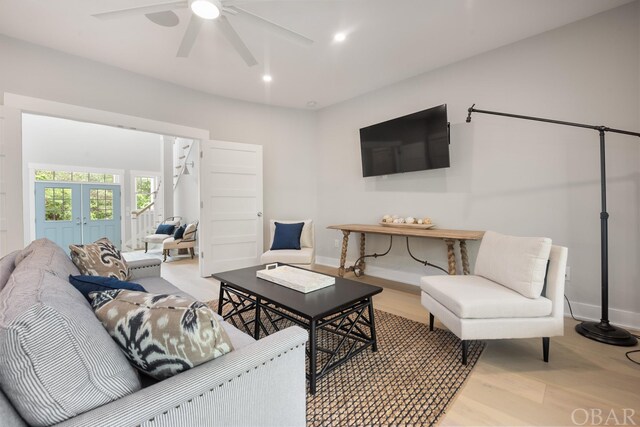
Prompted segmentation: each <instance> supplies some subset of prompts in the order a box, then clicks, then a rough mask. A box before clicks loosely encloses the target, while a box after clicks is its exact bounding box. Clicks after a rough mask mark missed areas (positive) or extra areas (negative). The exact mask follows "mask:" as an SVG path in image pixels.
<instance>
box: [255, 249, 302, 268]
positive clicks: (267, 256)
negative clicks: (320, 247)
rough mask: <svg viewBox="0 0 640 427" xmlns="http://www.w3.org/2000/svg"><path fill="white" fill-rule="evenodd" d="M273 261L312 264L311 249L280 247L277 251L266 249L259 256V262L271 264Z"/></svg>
mask: <svg viewBox="0 0 640 427" xmlns="http://www.w3.org/2000/svg"><path fill="white" fill-rule="evenodd" d="M273 262H282V263H285V264H312V263H313V249H312V248H302V249H300V250H295V249H281V250H278V251H267V252H265V253H263V254H262V256H261V257H260V263H261V264H271V263H273Z"/></svg>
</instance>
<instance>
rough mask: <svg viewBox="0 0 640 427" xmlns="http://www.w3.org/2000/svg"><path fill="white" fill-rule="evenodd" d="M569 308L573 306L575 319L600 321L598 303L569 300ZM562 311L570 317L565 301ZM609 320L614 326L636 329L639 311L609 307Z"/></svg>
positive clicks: (639, 317) (637, 327)
mask: <svg viewBox="0 0 640 427" xmlns="http://www.w3.org/2000/svg"><path fill="white" fill-rule="evenodd" d="M571 308H573V315H574V316H575V317H576V318H577V319H580V320H588V321H592V322H599V321H600V315H601V313H600V306H599V305H594V304H585V303H583V302H577V301H571ZM564 312H565V315H566V316H567V317H571V314H570V312H569V307H568V306H567V302H566V301H565V302H564ZM609 320H610V321H611V323H612V324H613V325H616V326H621V327H623V328H630V329H635V330H636V331H638V330H640V313H635V312H633V311H626V310H619V309H616V308H611V307H609Z"/></svg>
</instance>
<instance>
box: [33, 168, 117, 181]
mask: <svg viewBox="0 0 640 427" xmlns="http://www.w3.org/2000/svg"><path fill="white" fill-rule="evenodd" d="M36 181H65V182H106V183H108V184H111V183H114V182H117V180H116V177H115V175H112V174H108V173H87V172H70V171H52V170H42V169H38V170H36Z"/></svg>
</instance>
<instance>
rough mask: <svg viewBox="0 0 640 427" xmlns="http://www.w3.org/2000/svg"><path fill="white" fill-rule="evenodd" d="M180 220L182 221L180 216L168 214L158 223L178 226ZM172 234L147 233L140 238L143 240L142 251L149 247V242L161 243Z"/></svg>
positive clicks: (145, 251)
mask: <svg viewBox="0 0 640 427" xmlns="http://www.w3.org/2000/svg"><path fill="white" fill-rule="evenodd" d="M180 221H182V217H181V216H170V217H169V218H167V219H165V220H164V221H162V222H161V223H160V225H173V226H174V227H175V228H178V227H180ZM172 235H173V234H149V235H148V236H145V237H143V238H142V241H143V242H144V253H147V250H148V249H149V243H155V244H161V243H162V242H164V241H165V240H166V239H168V238H169V237H171V236H172Z"/></svg>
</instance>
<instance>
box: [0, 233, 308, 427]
mask: <svg viewBox="0 0 640 427" xmlns="http://www.w3.org/2000/svg"><path fill="white" fill-rule="evenodd" d="M129 265H130V267H131V269H132V272H133V279H132V281H135V282H136V283H139V284H140V285H142V286H143V287H144V288H145V289H147V291H149V292H151V293H173V294H182V295H185V294H184V293H183V292H181V291H180V290H179V289H177V288H175V287H174V286H173V285H172V284H171V283H169V282H167V281H166V280H164V279H162V278H161V277H160V261H159V260H144V261H133V262H130V263H129ZM69 274H74V275H75V274H79V272H78V270H77V269H76V267H75V266H74V265H73V263H72V262H71V260H70V259H69V258H68V256H67V255H66V254H65V252H64V251H63V250H62V249H61V248H59V247H58V246H57V245H55V244H54V243H53V242H50V241H48V240H46V239H41V240H37V241H34V242H33V243H31V244H30V245H29V246H28V247H27V248H25V249H23V250H22V251H16V252H14V253H12V254H10V255H7V256H6V257H4V258H2V259H1V260H0V388H1V390H2V391H0V425H2V426H23V425H30V424H31V425H50V424H56V425H60V426H118V427H120V426H134V425H144V426H183V425H184V426H214V425H215V426H297V425H300V426H301V425H304V424H305V422H306V421H305V417H306V413H305V412H306V411H305V409H306V380H305V343H306V341H307V339H308V334H307V332H306V331H304V330H303V329H301V328H298V327H291V328H287V329H284V330H282V331H279V332H277V333H274V334H273V335H270V336H267V337H265V338H263V339H260V340H259V341H255V340H254V339H253V338H252V337H250V336H248V335H246V334H244V333H243V332H240V331H239V330H237V329H236V328H234V327H233V326H232V325H230V324H228V323H226V322H223V326H224V328H225V330H226V331H227V333H228V334H229V337H230V338H231V341H232V343H233V345H234V348H235V349H234V350H233V351H232V352H230V353H228V354H226V355H224V356H221V357H219V358H217V359H215V360H212V361H210V362H207V363H205V364H203V365H200V366H197V367H195V368H193V369H191V370H188V371H185V372H183V373H181V374H178V375H176V376H174V377H171V378H169V379H166V380H164V381H161V382H155V383H153V382H152V383H151V384H150V385H147V386H146V387H145V385H144V384H143V382H144V381H143V382H141V380H140V376H139V375H138V373H137V371H136V370H135V369H133V368H132V367H131V365H130V364H129V363H128V361H127V359H126V358H125V357H124V355H123V354H122V352H121V351H120V349H119V348H118V347H117V346H116V345H115V343H114V341H113V340H112V339H111V337H110V336H109V334H108V333H107V332H106V330H104V328H102V325H101V324H100V322H99V321H98V320H97V318H96V317H95V316H94V315H93V312H92V310H91V307H90V305H89V303H88V302H87V301H86V300H85V299H84V297H83V296H82V295H81V294H80V293H79V292H78V291H77V290H76V289H75V288H74V287H73V286H72V285H71V284H69V282H68V276H69Z"/></svg>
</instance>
